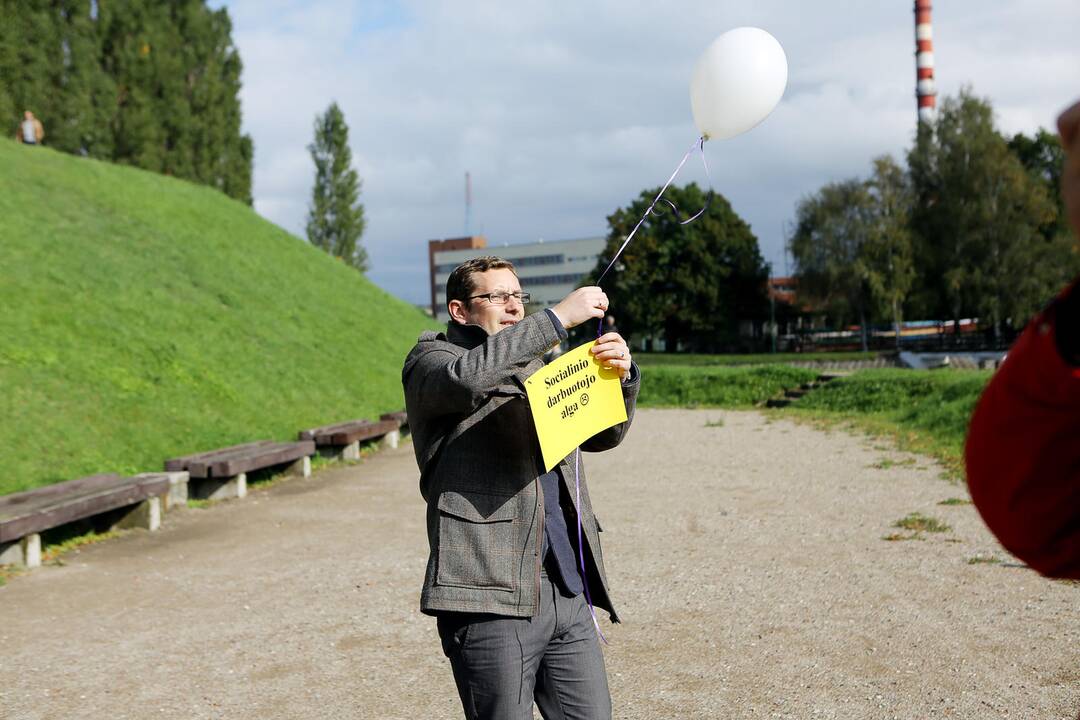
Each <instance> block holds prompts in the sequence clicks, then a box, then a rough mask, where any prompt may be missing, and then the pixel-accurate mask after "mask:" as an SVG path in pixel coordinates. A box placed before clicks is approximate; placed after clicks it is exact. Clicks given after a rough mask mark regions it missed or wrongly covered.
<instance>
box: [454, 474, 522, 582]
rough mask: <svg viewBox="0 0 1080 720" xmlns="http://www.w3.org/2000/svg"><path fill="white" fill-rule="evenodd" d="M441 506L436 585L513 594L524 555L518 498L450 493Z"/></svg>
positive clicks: (471, 493)
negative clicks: (516, 568) (518, 517)
mask: <svg viewBox="0 0 1080 720" xmlns="http://www.w3.org/2000/svg"><path fill="white" fill-rule="evenodd" d="M438 506H439V561H438V568H437V571H436V574H435V582H436V584H438V585H446V586H450V587H461V588H476V589H494V590H508V591H513V590H514V589H515V587H516V583H515V578H516V576H515V574H514V568H515V564H516V559H517V558H518V557H519V556H520V555H521V549H520V548H519V547H518V546H517V545H518V542H517V540H518V537H517V536H518V525H519V524H518V522H516V520H517V508H516V503H515V499H514V496H513V495H491V494H488V493H481V492H471V491H469V492H466V491H453V490H447V491H444V492H443V493H442V494H441V495H439V503H438Z"/></svg>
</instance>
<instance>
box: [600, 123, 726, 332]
mask: <svg viewBox="0 0 1080 720" xmlns="http://www.w3.org/2000/svg"><path fill="white" fill-rule="evenodd" d="M695 150H697V151H698V152H699V153H701V164H702V165H703V166H704V167H705V177H706V178H707V179H708V181H709V194H708V196H707V197H706V198H705V205H704V206H703V207H702V208H701V209H700V210H698V211H697V212H696V213H694V214H693V215H692V216H690V217H688V218H686V219H685V220H684V219H683V217H682V214H681V213H679V208H677V207H675V203H673V202H671V201H670V200H668V199H667V198H665V197H663V195H664V193H665V192H666V191H667V189H668V187H670V185H671V183H672V182H674V180H675V176H676V175H678V174H679V171H681V170H682V169H683V165H685V164H686V161H687V160H689V159H690V156H691V155H692V154H693V153H694V151H695ZM713 195H714V193H713V190H712V175H710V174H709V163H708V161H707V160H706V159H705V136H704V135H702V136H701V137H699V138H698V139H697V140H695V141H694V144H693V145H691V146H690V149H689V150H687V151H686V154H685V155H683V159H682V160H681V161H679V166H678V167H676V168H675V172H673V173H671V177H669V178H668V181H667V182H666V183H664V187H662V188H660V192H658V193H657V194H656V197H655V198H653V201H652V203H651V204H650V205H649V207H648V208H647V209H646V210H645V213H644V214H643V215H642V216H641V219H640V220H638V222H637V225H635V226H634V229H633V230H631V231H630V234H629V235H627V236H626V239H625V240H623V244H622V245H620V246H619V250H618V252H616V253H615V257H613V258H611V262H609V263H608V266H607V267H606V268H604V272H602V273H600V277H598V278H597V279H596V284H597V285H599V284H600V281H601V280H603V279H604V276H605V275H607V274H608V270H610V269H611V268H612V267H614V266H615V261H616V260H618V259H619V256H620V255H622V253H623V250H625V249H626V246H627V245H629V244H630V240H632V239H633V237H634V235H636V234H637V231H638V229H639V228H641V226H642V225H643V224H644V223H645V219H646V218H647V217H649V215H658V214H659V213H657V211H656V205H657V203H659V202H660V200H661V199H663V201H664V202H666V203H667V204H668V205H669V206H671V209H672V211H674V213H675V217H676V218H678V223H679V224H680V225H686V224H688V223H692V222H693V221H694V220H697V219H698V218H699V217H701V216H702V215H704V214H705V211H706V210H708V209H709V206H710V205H712V199H713ZM603 331H604V318H600V320H599V321H598V322H597V324H596V337H600V336H601V335H602V334H603Z"/></svg>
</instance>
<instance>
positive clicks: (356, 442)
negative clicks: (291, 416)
mask: <svg viewBox="0 0 1080 720" xmlns="http://www.w3.org/2000/svg"><path fill="white" fill-rule="evenodd" d="M400 428H401V423H400V422H399V420H398V419H397V418H391V417H387V416H385V415H384V416H383V417H382V418H380V419H379V420H377V421H374V422H372V421H371V420H365V419H360V420H349V421H346V422H340V423H335V424H333V425H323V426H322V427H317V428H311V429H309V430H301V431H300V435H299V437H300V439H301V440H310V441H312V442H314V443H315V446H316V447H317V448H318V450H319V454H320V455H322V456H324V457H331V458H335V459H339V460H359V459H360V443H362V442H367V441H368V440H381V441H382V442H383V443H384V444H385V445H387V446H388V447H397V444H398V437H399V434H400Z"/></svg>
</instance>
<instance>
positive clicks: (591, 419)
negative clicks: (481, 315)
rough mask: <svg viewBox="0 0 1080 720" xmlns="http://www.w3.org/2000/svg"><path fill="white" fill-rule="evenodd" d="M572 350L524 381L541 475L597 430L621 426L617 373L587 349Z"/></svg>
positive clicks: (623, 415)
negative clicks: (538, 454) (537, 447)
mask: <svg viewBox="0 0 1080 720" xmlns="http://www.w3.org/2000/svg"><path fill="white" fill-rule="evenodd" d="M595 344H596V341H593V342H590V343H585V344H584V345H581V346H580V347H576V348H574V349H573V350H571V351H570V352H568V353H566V354H565V355H563V356H561V357H559V358H558V359H557V360H555V361H554V362H552V363H551V364H550V365H547V366H545V367H544V368H542V369H540V370H537V371H536V372H535V373H533V374H532V375H531V376H529V378H528V379H527V380H526V381H525V392H526V394H527V395H528V396H529V407H530V408H531V409H532V416H533V422H534V423H535V424H536V434H537V436H538V437H539V438H540V451H541V452H542V453H543V455H544V469H545V470H551V468H553V467H555V466H556V465H557V464H558V463H559V461H560V460H562V459H563V458H564V457H566V456H567V455H569V454H570V453H571V452H572V451H573V450H574V448H576V447H577V446H578V445H580V444H581V443H583V442H585V441H586V440H588V439H589V438H591V437H592V436H593V435H595V434H596V433H598V432H600V431H601V430H606V429H607V428H609V427H611V426H612V425H618V424H619V423H621V422H626V405H624V404H623V396H622V388H621V386H620V383H619V371H618V370H616V369H611V370H605V369H604V366H603V365H601V364H600V363H599V362H597V360H596V358H594V357H593V356H592V355H591V354H589V348H591V347H592V346H593V345H595Z"/></svg>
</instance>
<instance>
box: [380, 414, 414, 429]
mask: <svg viewBox="0 0 1080 720" xmlns="http://www.w3.org/2000/svg"><path fill="white" fill-rule="evenodd" d="M379 419H380V420H395V421H397V424H398V427H399V428H407V427H409V415H408V413H406V412H405V411H404V410H398V411H397V412H388V413H383V414H382V415H380V416H379Z"/></svg>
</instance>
